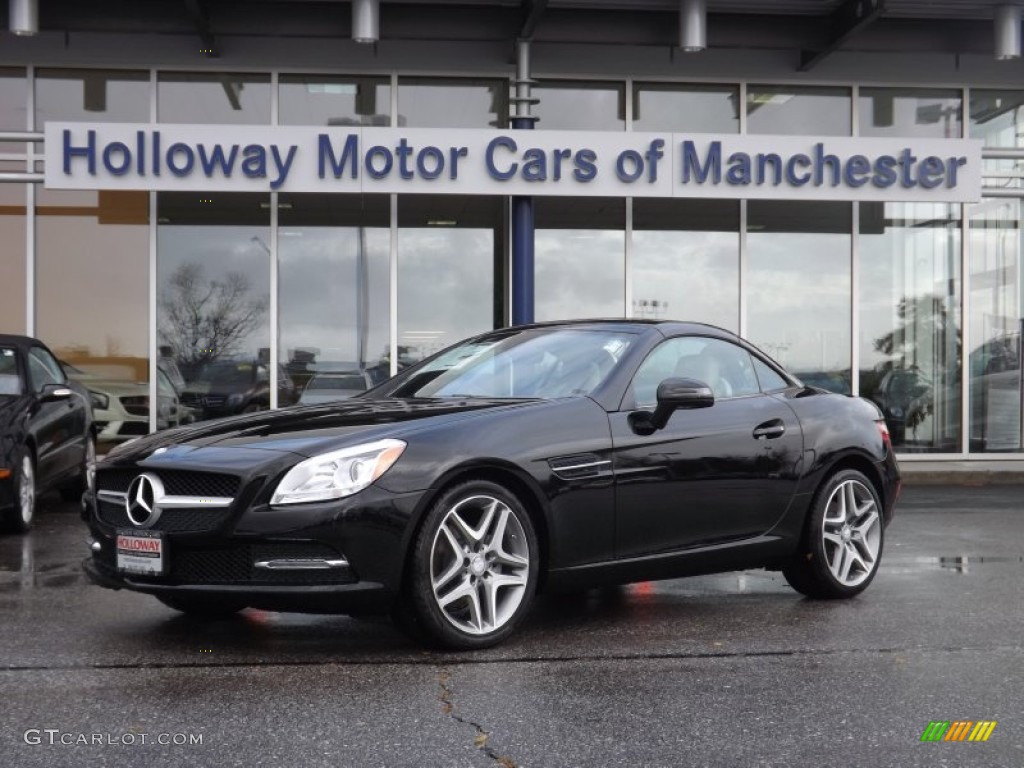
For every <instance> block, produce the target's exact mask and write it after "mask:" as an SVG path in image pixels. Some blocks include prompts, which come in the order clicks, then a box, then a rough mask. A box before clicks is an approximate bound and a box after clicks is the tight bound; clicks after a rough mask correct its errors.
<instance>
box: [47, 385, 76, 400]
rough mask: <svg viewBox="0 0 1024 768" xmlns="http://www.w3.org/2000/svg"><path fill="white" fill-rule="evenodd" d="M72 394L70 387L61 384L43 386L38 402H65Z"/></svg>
mask: <svg viewBox="0 0 1024 768" xmlns="http://www.w3.org/2000/svg"><path fill="white" fill-rule="evenodd" d="M73 394H75V393H74V390H72V389H71V388H70V387H65V386H64V385H63V384H44V385H43V391H42V392H40V393H39V401H40V402H42V403H53V402H56V401H57V400H67V399H68V398H69V397H71V396H72V395H73Z"/></svg>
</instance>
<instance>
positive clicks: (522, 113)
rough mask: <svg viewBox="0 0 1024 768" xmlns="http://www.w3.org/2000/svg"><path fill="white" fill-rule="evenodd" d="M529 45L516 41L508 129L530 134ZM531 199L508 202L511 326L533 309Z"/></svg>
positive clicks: (529, 315) (532, 119) (529, 318)
mask: <svg viewBox="0 0 1024 768" xmlns="http://www.w3.org/2000/svg"><path fill="white" fill-rule="evenodd" d="M532 85H533V81H532V80H531V79H530V41H529V40H517V41H516V79H515V89H516V90H515V96H514V97H513V98H512V103H513V105H514V114H513V116H512V128H514V129H516V130H532V129H533V124H534V122H536V120H537V118H536V117H533V116H532V115H531V114H530V107H531V106H532V105H533V104H536V103H537V99H534V98H532V97H531V95H530V94H531V88H530V87H531V86H532ZM534 224H535V220H534V211H533V198H532V197H526V196H515V197H513V198H512V324H513V325H523V324H525V323H532V322H533V319H534V318H533V308H534V280H533V278H534V250H533V246H534V229H535V226H534Z"/></svg>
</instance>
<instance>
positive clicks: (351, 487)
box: [270, 440, 405, 505]
mask: <svg viewBox="0 0 1024 768" xmlns="http://www.w3.org/2000/svg"><path fill="white" fill-rule="evenodd" d="M404 450H405V443H404V442H402V441H401V440H378V441H377V442H375V443H366V444H365V445H355V446H352V447H351V448H342V449H341V450H340V451H331V452H330V453H324V454H322V455H320V456H314V457H313V458H311V459H306V460H305V461H303V462H301V463H300V464H296V465H295V466H294V467H292V468H291V471H289V472H288V474H287V475H285V476H284V479H283V480H282V481H281V482H280V483H278V486H277V490H275V491H274V496H273V497H272V498H271V499H270V503H271V504H272V505H275V504H301V503H302V502H306V501H327V500H329V499H341V498H344V497H345V496H351V495H352V494H353V493H358V492H359V491H361V490H363V489H364V488H366V487H367V486H369V485H370V484H371V483H373V482H374V481H375V480H377V478H378V477H380V476H381V475H383V474H384V473H385V472H387V471H388V470H389V469H390V468H391V465H392V464H394V463H395V462H396V461H398V457H399V456H401V455H402V451H404Z"/></svg>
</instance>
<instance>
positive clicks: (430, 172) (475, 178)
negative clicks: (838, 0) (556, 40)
mask: <svg viewBox="0 0 1024 768" xmlns="http://www.w3.org/2000/svg"><path fill="white" fill-rule="evenodd" d="M45 157H46V173H45V183H46V186H47V187H48V188H52V189H141V190H164V191H189V190H193V191H201V192H267V191H280V192H350V193H421V194H429V193H435V194H478V195H488V194H490V195H563V196H577V195H587V196H604V197H702V198H750V199H778V200H893V201H896V200H899V201H907V202H912V201H918V202H973V201H977V200H979V199H980V197H981V142H980V141H972V140H968V139H917V138H913V139H903V138H822V137H803V136H799V137H798V136H721V135H708V134H685V133H611V132H586V131H512V130H509V131H497V130H440V129H427V128H377V127H358V126H356V127H348V126H345V127H329V128H320V127H296V126H287V127H285V126H237V125H149V124H146V125H141V124H136V125H132V124H123V123H47V124H46V155H45Z"/></svg>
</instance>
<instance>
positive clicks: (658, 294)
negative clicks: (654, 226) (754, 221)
mask: <svg viewBox="0 0 1024 768" xmlns="http://www.w3.org/2000/svg"><path fill="white" fill-rule="evenodd" d="M632 261H633V264H632V270H633V298H634V299H647V300H655V299H656V300H658V301H659V302H668V312H667V313H666V315H665V316H664V317H663V318H661V319H665V320H689V321H693V322H698V323H710V324H711V325H717V326H721V327H723V328H728V329H730V330H736V329H737V327H738V324H739V290H740V284H739V235H738V234H736V233H730V232H657V231H648V230H644V231H634V232H633V258H632Z"/></svg>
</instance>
